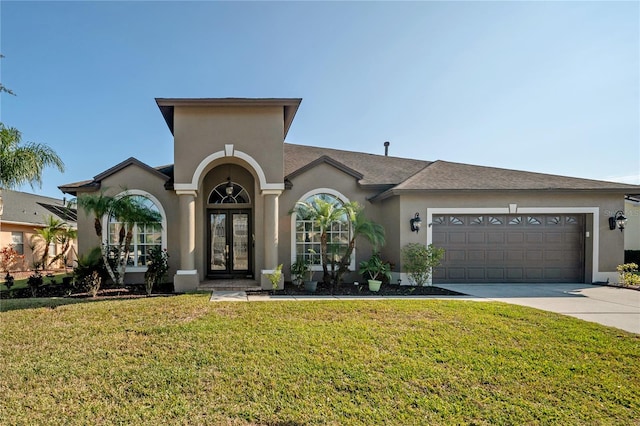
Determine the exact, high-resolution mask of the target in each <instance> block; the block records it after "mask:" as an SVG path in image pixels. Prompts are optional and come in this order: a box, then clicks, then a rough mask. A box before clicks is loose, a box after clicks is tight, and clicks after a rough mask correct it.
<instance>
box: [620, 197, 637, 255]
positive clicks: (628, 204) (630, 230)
mask: <svg viewBox="0 0 640 426" xmlns="http://www.w3.org/2000/svg"><path fill="white" fill-rule="evenodd" d="M624 215H625V216H626V217H627V225H626V226H625V228H624V249H625V250H640V203H635V202H633V201H629V200H627V201H625V203H624Z"/></svg>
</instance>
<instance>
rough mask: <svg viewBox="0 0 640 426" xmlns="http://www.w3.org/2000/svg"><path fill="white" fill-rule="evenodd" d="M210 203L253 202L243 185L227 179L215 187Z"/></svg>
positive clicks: (210, 196)
mask: <svg viewBox="0 0 640 426" xmlns="http://www.w3.org/2000/svg"><path fill="white" fill-rule="evenodd" d="M209 204H251V198H250V197H249V193H248V192H247V190H246V189H244V188H243V187H242V186H241V185H238V184H237V183H235V182H231V180H227V181H226V182H223V183H221V184H219V185H218V186H216V187H215V188H213V191H211V195H209Z"/></svg>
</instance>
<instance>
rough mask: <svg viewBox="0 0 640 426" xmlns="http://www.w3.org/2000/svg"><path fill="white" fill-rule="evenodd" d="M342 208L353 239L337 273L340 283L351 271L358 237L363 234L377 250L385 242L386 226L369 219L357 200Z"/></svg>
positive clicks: (337, 280)
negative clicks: (352, 257)
mask: <svg viewBox="0 0 640 426" xmlns="http://www.w3.org/2000/svg"><path fill="white" fill-rule="evenodd" d="M342 209H343V210H344V212H345V215H346V216H347V220H348V223H349V228H350V235H351V239H350V240H349V244H348V245H347V250H346V251H345V253H344V255H343V256H342V259H341V260H340V264H339V268H338V271H337V274H336V282H337V283H338V285H339V284H340V282H341V281H342V276H343V275H344V274H345V273H346V272H348V271H349V264H350V263H351V254H352V253H353V249H354V248H355V246H356V238H358V237H360V236H362V237H364V238H365V239H366V240H367V241H369V243H371V245H372V246H373V249H374V250H373V251H374V252H377V251H378V249H379V248H380V247H382V246H383V245H384V244H385V231H384V227H383V226H382V225H380V224H379V223H376V222H373V221H372V220H369V219H367V217H366V216H365V215H364V208H363V207H362V206H360V205H359V204H358V203H357V202H351V203H347V204H345V205H344V206H343V207H342Z"/></svg>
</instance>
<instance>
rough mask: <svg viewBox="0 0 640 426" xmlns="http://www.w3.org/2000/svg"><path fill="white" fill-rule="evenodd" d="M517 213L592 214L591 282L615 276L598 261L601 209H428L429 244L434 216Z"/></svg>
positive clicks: (431, 239) (515, 207)
mask: <svg viewBox="0 0 640 426" xmlns="http://www.w3.org/2000/svg"><path fill="white" fill-rule="evenodd" d="M515 213H522V214H527V213H532V214H554V213H559V214H572V213H574V214H592V215H593V226H592V227H591V229H587V231H589V232H591V236H592V240H591V243H592V245H593V247H592V260H591V262H592V263H591V264H592V270H591V280H592V281H606V280H607V278H609V279H611V277H612V276H613V275H615V274H613V273H609V272H602V271H600V269H599V262H598V259H599V258H600V226H599V223H600V208H599V207H517V206H516V205H512V206H511V208H509V207H493V208H492V207H488V208H473V207H469V208H463V207H435V208H428V209H427V215H426V221H427V224H429V226H427V244H431V243H432V242H433V235H432V232H433V227H432V226H431V224H432V223H433V216H434V215H440V214H515Z"/></svg>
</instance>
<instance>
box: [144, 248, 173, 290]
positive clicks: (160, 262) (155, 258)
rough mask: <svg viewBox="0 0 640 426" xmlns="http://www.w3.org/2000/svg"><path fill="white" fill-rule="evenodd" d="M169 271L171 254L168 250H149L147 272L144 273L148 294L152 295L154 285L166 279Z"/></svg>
mask: <svg viewBox="0 0 640 426" xmlns="http://www.w3.org/2000/svg"><path fill="white" fill-rule="evenodd" d="M167 272H169V254H168V253H167V250H166V249H164V250H162V249H156V248H152V249H150V250H149V260H148V261H147V272H145V273H144V283H145V287H146V290H147V296H151V292H152V291H153V287H154V285H155V286H157V285H158V284H160V283H161V282H162V280H164V277H165V276H166V275H167Z"/></svg>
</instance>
